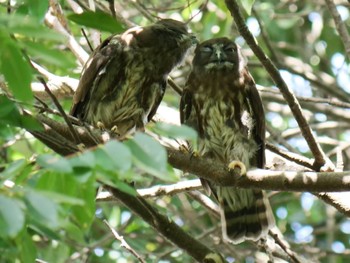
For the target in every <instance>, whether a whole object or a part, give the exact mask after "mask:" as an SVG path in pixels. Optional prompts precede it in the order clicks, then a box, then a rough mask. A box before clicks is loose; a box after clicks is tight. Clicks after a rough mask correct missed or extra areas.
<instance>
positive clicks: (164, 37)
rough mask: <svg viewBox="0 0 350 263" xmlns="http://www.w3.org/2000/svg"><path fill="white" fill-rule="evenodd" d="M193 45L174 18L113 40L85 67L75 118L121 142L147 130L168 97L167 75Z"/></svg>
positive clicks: (181, 25) (180, 24)
mask: <svg viewBox="0 0 350 263" xmlns="http://www.w3.org/2000/svg"><path fill="white" fill-rule="evenodd" d="M194 43H196V40H195V38H194V36H192V35H191V34H190V33H188V30H187V27H186V25H185V24H184V23H182V22H179V21H176V20H172V19H163V20H160V21H158V22H156V23H155V24H153V25H151V26H147V27H134V28H131V29H129V30H127V31H126V32H124V33H123V34H121V35H113V36H111V37H109V38H108V39H106V40H105V41H104V42H103V43H101V45H100V46H99V47H97V49H96V50H95V51H94V52H93V54H92V55H91V57H90V58H89V60H88V62H87V63H86V65H85V67H84V69H83V72H82V75H81V78H80V81H79V85H78V89H77V91H76V93H75V95H74V98H73V105H72V108H71V111H70V113H71V115H73V116H76V117H78V118H79V119H81V120H82V121H85V122H87V123H90V124H92V125H94V126H97V127H102V128H105V129H110V130H112V131H113V132H114V133H115V134H116V135H117V136H119V138H123V137H125V136H126V135H128V134H130V133H131V132H133V131H135V130H143V129H144V126H145V124H146V123H147V122H149V121H150V120H151V119H152V117H153V115H154V114H155V113H156V110H157V108H158V106H159V104H160V102H161V100H162V98H163V95H164V92H165V88H166V84H167V77H168V74H169V73H170V71H171V70H172V69H173V68H174V67H175V66H176V65H178V64H179V63H180V62H181V61H182V59H183V57H184V55H185V53H186V51H187V50H188V49H189V48H190V47H191V46H192V45H193V44H194Z"/></svg>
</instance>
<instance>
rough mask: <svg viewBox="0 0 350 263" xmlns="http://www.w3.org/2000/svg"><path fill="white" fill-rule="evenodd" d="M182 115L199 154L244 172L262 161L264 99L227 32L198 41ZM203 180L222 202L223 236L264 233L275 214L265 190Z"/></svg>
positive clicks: (237, 239) (237, 240)
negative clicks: (225, 35) (194, 136)
mask: <svg viewBox="0 0 350 263" xmlns="http://www.w3.org/2000/svg"><path fill="white" fill-rule="evenodd" d="M180 117H181V122H182V123H185V124H187V125H189V126H192V127H193V128H194V129H196V130H197V131H198V134H199V154H200V155H202V156H204V157H207V158H211V159H214V160H216V161H217V162H219V163H222V164H224V165H231V168H234V167H232V164H234V166H239V167H240V168H241V171H242V172H244V170H246V169H249V168H251V167H257V168H263V167H264V162H265V155H264V152H265V118H264V109H263V105H262V102H261V99H260V96H259V93H258V91H257V89H256V86H255V83H254V80H253V78H252V76H251V75H250V74H249V72H248V70H247V68H246V63H245V61H244V59H243V57H242V54H241V52H240V49H239V47H238V46H237V45H236V44H235V43H234V42H232V41H231V40H229V39H228V38H217V39H211V40H208V41H205V42H203V43H201V44H199V45H198V46H197V48H196V50H195V56H194V58H193V62H192V71H191V73H190V75H189V78H188V81H187V84H186V88H185V90H184V92H183V95H182V98H181V103H180ZM202 182H203V184H204V186H207V187H208V188H209V189H210V190H211V192H212V193H213V195H214V196H215V197H216V199H217V201H218V202H219V204H220V207H221V225H222V234H223V238H224V239H225V240H230V241H232V242H233V243H240V242H242V241H244V240H253V241H257V240H259V239H260V238H262V237H264V236H266V235H267V232H268V230H269V228H270V227H272V226H273V224H274V218H273V215H272V211H271V208H270V205H269V202H268V199H267V197H266V196H265V193H264V192H263V191H261V190H255V189H242V188H236V187H232V186H230V187H222V186H216V185H214V184H212V183H211V182H208V181H204V180H202Z"/></svg>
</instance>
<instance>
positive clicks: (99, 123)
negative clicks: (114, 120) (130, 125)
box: [96, 121, 106, 130]
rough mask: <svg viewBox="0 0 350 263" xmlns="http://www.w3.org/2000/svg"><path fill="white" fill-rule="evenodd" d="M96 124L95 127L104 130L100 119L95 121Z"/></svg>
mask: <svg viewBox="0 0 350 263" xmlns="http://www.w3.org/2000/svg"><path fill="white" fill-rule="evenodd" d="M96 126H97V128H99V129H100V130H105V129H106V126H105V125H104V124H103V122H101V121H98V122H97V123H96Z"/></svg>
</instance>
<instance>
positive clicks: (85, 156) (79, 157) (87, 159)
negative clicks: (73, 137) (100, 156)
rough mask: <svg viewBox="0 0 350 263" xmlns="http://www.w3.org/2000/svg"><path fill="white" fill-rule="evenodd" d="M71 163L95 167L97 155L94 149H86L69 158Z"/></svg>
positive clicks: (75, 165)
mask: <svg viewBox="0 0 350 263" xmlns="http://www.w3.org/2000/svg"><path fill="white" fill-rule="evenodd" d="M69 162H70V164H71V165H72V166H73V167H88V168H94V167H95V166H96V162H97V160H96V157H95V155H94V153H93V152H92V151H85V152H83V153H78V154H76V155H75V156H73V157H72V158H70V159H69Z"/></svg>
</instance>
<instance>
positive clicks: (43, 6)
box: [27, 0, 49, 21]
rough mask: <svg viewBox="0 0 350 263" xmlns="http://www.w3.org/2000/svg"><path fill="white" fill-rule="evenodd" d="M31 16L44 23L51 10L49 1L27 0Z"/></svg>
mask: <svg viewBox="0 0 350 263" xmlns="http://www.w3.org/2000/svg"><path fill="white" fill-rule="evenodd" d="M27 2H28V8H29V14H31V15H32V16H34V17H36V18H37V19H38V21H43V19H44V16H45V13H46V12H47V10H48V8H49V1H42V0H27Z"/></svg>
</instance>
